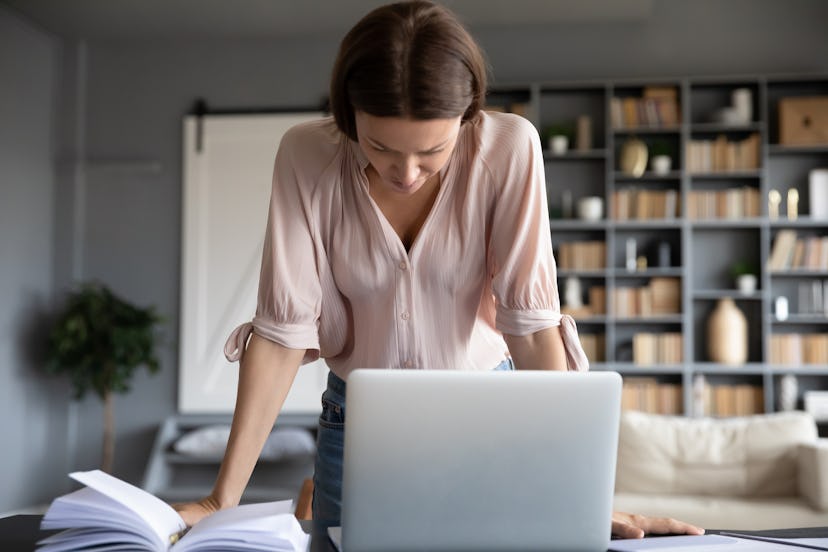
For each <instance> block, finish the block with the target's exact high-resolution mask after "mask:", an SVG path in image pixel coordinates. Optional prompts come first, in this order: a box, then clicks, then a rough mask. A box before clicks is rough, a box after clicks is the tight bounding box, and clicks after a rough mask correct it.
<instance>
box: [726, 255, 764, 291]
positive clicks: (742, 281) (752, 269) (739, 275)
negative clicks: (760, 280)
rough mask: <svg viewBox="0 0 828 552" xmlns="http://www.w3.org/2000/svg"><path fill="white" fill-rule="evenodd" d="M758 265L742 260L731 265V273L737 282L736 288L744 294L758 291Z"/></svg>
mask: <svg viewBox="0 0 828 552" xmlns="http://www.w3.org/2000/svg"><path fill="white" fill-rule="evenodd" d="M757 272H758V271H757V270H756V265H754V264H753V263H751V262H748V261H745V260H740V261H736V262H735V263H733V266H731V267H730V275H731V276H732V277H733V279H734V281H735V282H736V288H737V289H738V290H739V291H740V292H741V293H743V294H745V295H749V294H751V293H753V292H754V291H756V274H757Z"/></svg>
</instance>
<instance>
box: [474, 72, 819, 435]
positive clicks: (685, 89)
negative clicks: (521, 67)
mask: <svg viewBox="0 0 828 552" xmlns="http://www.w3.org/2000/svg"><path fill="white" fill-rule="evenodd" d="M651 86H669V87H673V88H675V89H676V90H677V91H678V101H679V105H680V111H681V120H680V124H678V125H675V126H670V127H665V126H659V127H656V128H635V129H614V128H613V125H612V123H611V117H610V113H611V100H612V98H613V97H626V96H639V95H640V94H641V91H642V90H643V89H644V88H645V87H651ZM736 88H748V89H750V90H751V93H752V94H751V95H752V101H753V105H752V112H753V120H752V121H750V122H749V123H748V124H743V125H730V124H722V123H714V122H711V121H710V119H709V115H710V114H711V113H712V112H714V111H715V110H717V109H720V108H722V107H725V106H727V105H728V104H729V103H730V98H731V92H732V91H733V90H734V89H736ZM816 95H821V96H825V95H828V75H793V76H764V75H750V76H737V77H727V78H720V77H713V78H706V77H699V78H691V77H688V78H673V79H659V78H653V79H636V80H622V79H618V80H598V81H579V82H543V83H524V84H512V85H507V86H497V87H495V88H494V90H493V91H492V92H491V93H490V96H489V104H493V105H500V106H503V107H504V108H505V109H506V110H509V108H510V106H511V105H512V104H522V111H523V114H524V115H525V116H526V117H528V118H529V119H530V120H531V121H532V122H533V123H534V124H535V126H536V127H537V128H538V130H539V132H541V135H543V134H542V133H543V130H544V128H545V127H547V126H549V125H551V124H556V123H560V122H562V121H570V122H571V121H574V120H575V119H576V117H578V116H579V115H588V116H589V117H590V118H591V120H592V134H593V147H592V148H591V149H590V150H588V151H586V152H578V151H570V152H568V153H566V154H564V155H552V154H551V152H549V151H547V150H546V149H545V151H544V160H545V167H546V176H547V192H548V197H549V202H550V213H551V215H552V218H551V221H550V222H551V227H552V240H553V246H554V247H555V248H556V252H557V248H558V246H559V245H560V244H561V243H563V242H568V241H579V240H601V241H604V242H605V243H606V246H607V247H606V251H607V253H606V259H605V261H606V268H605V269H603V270H590V271H578V270H560V271H559V287H560V289H561V291H562V292H563V289H564V280H565V278H567V277H570V276H577V277H579V278H580V280H581V283H582V286H583V287H584V288H585V290H586V289H588V288H589V287H590V286H592V285H603V286H605V288H606V289H607V304H606V309H605V310H606V314H605V315H600V316H591V317H588V318H581V319H578V318H577V317H576V321H577V322H578V328H579V332H580V333H582V334H599V335H604V345H605V346H604V349H605V355H606V358H604V359H599V361H598V362H593V363H592V369H597V370H617V371H618V372H620V373H621V374H622V375H623V376H640V375H646V376H652V377H656V378H658V379H659V380H662V381H667V382H674V383H680V384H681V385H682V389H683V404H684V410H683V411H684V414H685V415H698V414H700V413H699V412H694V411H693V408H692V405H693V380H694V377H695V376H696V375H698V374H702V375H704V376H705V378H706V379H707V380H708V381H709V382H710V383H712V384H714V385H715V384H716V383H733V382H737V383H738V382H747V383H753V384H755V385H761V386H762V388H763V391H764V409H765V411H766V412H772V411H775V410H777V408H778V400H779V396H778V395H779V393H778V391H779V382H780V379H781V378H782V377H783V376H784V375H786V374H792V375H794V376H795V377H796V378H797V380H798V383H799V385H798V392H799V401H800V402H799V403H798V404H799V405H800V406H801V397H802V393H803V392H804V391H805V390H808V389H820V390H828V365H806V366H777V365H771V364H770V363H769V360H770V337H771V335H772V334H774V333H780V332H792V333H797V332H799V333H804V332H813V333H828V314H822V315H818V316H814V315H810V316H804V315H798V314H797V312H798V310H797V307H796V301H795V299H796V297H795V288H796V285H797V282H799V281H802V280H807V279H820V280H821V279H824V278H828V274H824V273H821V272H813V271H796V270H790V271H785V272H781V273H773V272H769V271H768V270H767V269H766V265H767V262H768V258H769V256H770V253H771V250H772V246H773V242H774V239H775V237H776V235H777V233H778V232H779V230H781V229H784V228H793V229H796V230H797V232H800V233H802V234H804V235H819V236H825V235H828V220H812V219H809V218H808V217H807V215H803V214H805V213H808V212H809V204H808V201H809V198H808V181H807V179H808V171H809V170H810V169H813V168H817V167H828V146H806V147H790V146H783V145H780V144H779V132H778V127H779V111H778V102H779V100H780V99H781V98H783V97H789V96H816ZM754 133H755V134H758V135H759V137H760V155H759V168H758V169H757V170H748V171H738V172H737V171H732V172H715V173H713V172H708V173H693V172H690V171H689V170H688V161H687V160H686V159H685V152H686V150H687V145H688V144H689V142H690V141H691V140H694V139H711V138H715V137H716V136H718V135H725V136H726V137H728V138H729V139H733V140H738V139H741V138H744V137H747V136H749V135H751V134H754ZM629 136H636V137H637V138H639V139H641V140H643V141H645V142H646V143H648V144H652V143H653V142H654V141H656V140H659V141H663V142H666V143H667V144H669V146H670V147H671V148H672V150H673V152H672V153H673V156H672V157H673V167H672V168H673V170H672V171H671V172H670V173H668V174H666V175H664V176H656V175H654V174H653V173H652V172H650V171H649V167H648V170H647V172H645V173H644V175H643V176H642V177H641V178H633V177H630V176H628V175H626V174H624V173H622V172H620V171H619V162H618V157H619V149H620V146H621V144H622V143H623V141H624V140H625V139H626V138H627V137H629ZM544 148H546V145H545V144H544ZM632 185H635V186H640V187H646V188H652V189H656V190H666V189H673V190H676V191H677V192H678V195H679V197H680V205H681V209H682V210H681V216H680V217H678V218H676V219H674V220H635V221H616V220H611V219H609V218H608V217H607V216H606V215H607V213H606V212H605V218H604V219H603V220H601V221H596V222H583V221H580V220H578V219H574V218H564V219H561V218H558V215H559V213H560V212H561V211H562V209H563V205H562V194H563V193H564V192H568V193H569V194H571V198H572V204H573V205H574V204H576V203H577V200H578V198H580V197H584V196H590V195H598V196H601V197H603V198H604V204H605V210H608V207H609V205H610V201H611V198H612V196H613V192H615V191H616V190H619V189H622V188H625V187H628V186H632ZM735 187H749V188H752V189H755V190H757V191H758V193H759V198H760V201H759V203H760V209H761V210H760V215H759V216H758V217H752V218H748V219H738V220H733V219H703V220H691V219H690V218H689V217H688V216H687V205H688V197H689V193H690V192H691V191H694V190H724V189H728V188H735ZM771 188H775V189H778V190H779V191H780V192H781V193H782V195H783V197H784V195H785V193H786V191H787V190H788V189H789V188H796V189H797V190H798V191H799V196H800V205H799V213H800V215H799V218H798V219H797V220H796V221H792V220H786V219H785V216H784V214H783V215H782V217H781V218H780V219H778V220H771V219H770V218H769V216H768V201H767V198H768V192H769V190H770V189H771ZM628 237H634V238H636V240H637V242H638V243H639V244H640V245H646V244H648V243H655V242H658V241H666V242H667V243H669V244H670V246H671V253H672V259H671V266H670V267H669V268H667V269H661V270H659V269H648V270H646V271H642V272H635V273H628V272H627V271H626V270H625V269H624V265H623V263H619V259H623V252H624V243H625V240H626V238H628ZM739 259H744V260H747V261H749V262H751V263H753V264H755V265H756V266H757V267H758V268H759V278H758V287H757V291H756V292H755V293H752V294H749V295H742V294H740V293H739V292H738V291H737V290H736V289H735V284H734V283H733V282H732V280H731V278H730V276H729V268H730V266H731V265H732V264H733V263H734V261H736V260H739ZM659 275H668V276H672V277H677V278H680V280H681V293H682V300H681V313H680V314H678V315H676V316H672V317H661V318H658V319H643V318H637V319H636V318H633V319H627V318H619V317H617V316H615V314H614V313H613V312H612V301H611V300H610V290H611V289H614V288H615V287H617V286H618V285H619V284H624V283H629V282H645V281H647V280H649V279H651V278H653V277H655V276H659ZM779 295H785V296H787V297H789V299H792V300H793V301H792V303H791V306H792V311H791V312H792V316H791V317H790V318H789V319H788V320H787V321H785V322H780V321H777V320H776V319H775V318H774V316H773V301H774V299H775V298H776V297H777V296H779ZM724 297H731V298H733V299H734V300H735V301H736V303H737V305H738V306H739V308H740V309H741V310H742V311H743V312H744V313H745V314H746V316H747V318H748V334H749V345H748V353H749V354H748V362H747V363H746V364H745V365H744V366H739V367H732V366H722V365H718V364H714V363H711V362H709V361H708V359H707V355H706V353H705V345H706V344H705V342H704V329H705V323H706V320H707V316H708V315H709V313H710V311H711V310H712V309H713V306H714V305H715V304H716V302H717V301H719V300H720V299H721V298H724ZM644 329H646V331H652V332H661V331H674V332H676V331H677V332H681V333H682V334H683V335H684V344H683V361H682V362H681V363H679V364H671V365H656V366H647V367H641V366H637V365H635V364H634V363H633V362H632V359H631V358H629V354H628V350H629V347H630V344H629V341H630V338H631V335H632V333H634V332H635V331H637V330H642V331H644ZM593 360H594V359H593ZM826 430H828V427H822V428H821V432H823V433H825V432H826Z"/></svg>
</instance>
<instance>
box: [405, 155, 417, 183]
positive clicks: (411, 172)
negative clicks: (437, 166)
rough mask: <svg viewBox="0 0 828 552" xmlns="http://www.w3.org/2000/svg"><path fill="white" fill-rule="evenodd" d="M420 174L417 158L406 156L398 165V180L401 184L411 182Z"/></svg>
mask: <svg viewBox="0 0 828 552" xmlns="http://www.w3.org/2000/svg"><path fill="white" fill-rule="evenodd" d="M418 176H420V167H419V164H418V163H417V158H416V157H414V156H411V157H406V158H405V159H404V160H403V161H402V163H401V165H400V180H401V181H402V183H403V184H411V183H412V182H414V181H415V180H417V177H418Z"/></svg>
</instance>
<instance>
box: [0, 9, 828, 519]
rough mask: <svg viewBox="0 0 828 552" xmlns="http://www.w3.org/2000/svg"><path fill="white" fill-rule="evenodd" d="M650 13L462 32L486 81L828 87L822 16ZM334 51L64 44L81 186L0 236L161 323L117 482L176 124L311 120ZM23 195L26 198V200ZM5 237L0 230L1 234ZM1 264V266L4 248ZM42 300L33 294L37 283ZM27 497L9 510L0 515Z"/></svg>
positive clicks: (297, 45) (144, 429) (63, 80)
mask: <svg viewBox="0 0 828 552" xmlns="http://www.w3.org/2000/svg"><path fill="white" fill-rule="evenodd" d="M655 5H656V11H655V14H654V16H653V18H651V19H650V20H648V21H645V22H631V23H614V24H609V23H604V24H594V25H586V24H579V25H568V26H555V27H545V28H541V27H527V28H520V29H500V30H498V29H477V30H475V29H473V31H475V34H476V35H477V36H478V38H479V40H480V42H481V43H482V45H483V46H484V48H485V49H486V51H487V54H488V57H489V60H490V62H491V65H492V67H493V71H494V74H495V76H496V78H497V81H498V82H510V81H551V80H560V79H580V78H602V77H643V76H650V77H651V76H655V77H658V76H695V75H710V74H714V75H715V74H720V75H724V74H732V73H739V74H743V73H766V74H770V73H780V72H801V71H808V72H823V73H828V58H826V57H825V56H824V52H826V51H828V38H826V36H828V35H827V34H826V33H825V31H824V28H823V26H824V22H825V21H828V2H821V1H820V0H793V1H787V2H778V1H775V0H728V1H718V0H695V1H692V2H683V1H679V0H656V4H655ZM339 38H340V37H339V36H322V37H313V38H306V39H296V40H286V41H275V40H274V41H265V40H250V41H239V40H235V41H219V40H216V41H189V42H183V41H182V42H175V41H152V42H102V41H92V42H89V43H88V45H87V46H85V47H84V46H83V45H78V44H76V43H71V42H66V43H64V46H63V47H64V52H63V55H62V58H61V59H62V63H61V65H62V68H61V73H60V75H61V77H60V89H59V90H58V92H59V93H60V94H62V95H63V96H62V97H63V98H64V103H63V105H62V112H61V119H60V120H61V125H60V128H59V129H58V133H57V136H58V138H57V139H58V142H59V143H60V148H61V151H62V152H64V153H66V152H68V154H67V155H68V156H69V157H70V158H71V157H72V156H74V155H75V154H79V156H80V157H83V158H86V159H88V160H89V162H88V163H87V164H86V165H85V166H84V167H81V168H82V169H84V170H83V171H81V175H80V176H78V173H77V172H75V173H72V171H66V170H64V171H61V172H60V173H59V174H60V178H59V184H58V186H57V189H56V191H55V192H54V194H56V195H55V197H56V198H57V201H58V211H57V213H56V214H55V216H54V217H53V218H52V219H49V220H46V221H45V226H41V224H34V223H33V222H32V221H30V220H27V221H26V223H27V224H28V225H29V226H36V228H32V230H33V231H34V233H35V234H36V237H35V236H23V235H21V233H19V232H15V236H19V237H17V238H15V239H14V240H13V245H14V247H15V248H18V249H27V250H28V245H27V243H26V242H28V241H31V240H35V241H38V243H39V245H40V247H42V248H43V249H45V250H46V251H45V253H44V254H43V255H41V256H39V257H38V262H39V263H45V270H47V271H48V270H49V268H50V267H49V266H48V263H49V259H50V257H49V252H48V249H49V240H50V236H51V234H50V233H49V232H48V231H47V230H46V228H48V226H49V224H50V220H53V221H54V224H55V225H56V233H55V236H56V238H55V240H56V243H57V245H59V247H57V249H58V250H59V251H57V252H55V259H56V261H55V266H54V267H51V268H52V270H53V271H54V274H55V282H56V284H55V288H56V290H57V291H61V290H62V289H63V288H64V287H65V284H66V283H67V282H68V281H70V280H71V279H72V278H84V279H86V278H97V279H101V280H103V281H105V282H107V283H109V284H110V285H111V286H112V287H113V288H114V289H115V290H116V291H118V292H120V293H122V294H123V295H125V296H126V297H128V298H130V299H132V300H134V301H136V302H139V303H143V304H150V303H151V304H155V305H157V306H158V307H159V309H160V310H161V311H162V312H163V314H165V315H166V316H167V326H166V335H167V343H166V345H165V347H164V349H163V351H162V362H163V371H162V373H160V374H158V375H156V376H154V377H149V376H145V375H143V374H141V375H139V377H138V378H137V380H136V382H135V386H134V389H133V392H132V393H131V394H129V395H126V396H122V397H118V398H117V403H116V423H117V425H118V442H117V447H118V448H117V453H116V464H115V465H116V470H115V471H116V474H117V475H119V476H121V477H124V478H126V479H128V480H131V481H136V482H137V481H140V479H141V475H142V473H143V469H144V464H145V461H146V458H147V454H148V452H149V448H150V445H151V441H152V438H153V432H154V430H155V428H156V427H157V425H158V423H159V422H160V421H161V420H162V419H163V418H164V417H165V416H167V415H170V414H173V413H175V410H176V380H177V376H176V365H177V361H176V356H177V348H176V345H175V340H176V337H177V324H178V304H179V292H178V285H179V273H180V272H179V271H180V269H179V262H180V259H179V253H180V246H179V240H180V223H181V216H180V212H181V199H180V197H181V186H180V178H181V159H180V157H181V155H180V151H181V130H180V126H181V117H182V116H183V115H184V114H185V113H186V112H187V111H188V109H189V108H190V106H191V104H192V102H193V100H194V99H195V98H196V97H204V98H206V99H207V100H208V102H209V103H210V105H212V106H215V107H217V108H221V107H259V106H282V107H285V106H288V107H290V106H300V105H301V106H308V105H315V104H317V103H318V102H319V100H320V99H321V98H322V96H323V95H324V94H325V89H326V81H327V76H328V73H329V71H330V66H331V62H332V58H333V55H334V53H335V49H336V45H337V43H338V40H339ZM4 40H5V39H4ZM10 74H14V73H13V69H12V68H10V67H7V66H6V65H3V66H2V67H0V82H2V81H7V80H8V79H7V76H8V75H10ZM4 93H5V92H4ZM20 93H22V94H24V95H27V91H26V90H23V91H20ZM8 103H9V102H8V101H7V102H3V103H2V105H8ZM30 147H31V150H30V151H29V153H30V154H31V155H35V156H40V157H44V156H45V155H46V154H45V153H44V151H43V150H41V149H39V145H37V144H33V145H31V146H30ZM4 149H5V148H4ZM4 154H5V151H4ZM156 164H157V165H156ZM61 166H62V167H64V168H65V165H61ZM157 166H160V169H159V170H155V167H157ZM0 170H4V169H0ZM70 173H71V174H70ZM263 178H269V175H263ZM4 186H5V187H8V186H9V185H8V184H6V183H4ZM19 187H20V186H19V185H16V186H14V190H15V191H17V190H18V188H19ZM32 193H33V192H32V191H31V190H30V189H29V188H27V189H26V194H27V195H26V197H27V198H29V199H30V200H31V199H33V198H31V197H30V196H31V194H32ZM40 193H42V194H44V195H47V196H48V197H50V198H51V197H52V196H51V194H52V193H53V192H52V191H51V190H50V189H49V187H48V184H46V185H45V189H43V190H42V191H41V192H40ZM35 203H37V202H35ZM0 208H2V207H0ZM20 210H21V211H22V212H23V213H26V214H27V216H28V217H29V218H30V219H37V217H38V216H41V217H42V216H44V215H42V211H41V210H40V207H39V206H38V205H26V206H24V207H23V208H21V209H20ZM69 213H71V214H69ZM46 218H47V219H48V216H46ZM6 228H8V224H7V223H6V219H5V216H4V218H3V220H0V230H5V229H6ZM72 236H76V237H77V239H74V238H72ZM0 239H3V240H5V239H8V238H5V237H4V238H0ZM40 242H43V243H40ZM3 243H4V247H6V246H5V242H3ZM65 247H70V248H71V249H72V250H73V251H74V252H75V256H74V257H72V255H69V254H68V253H67V251H66V249H65ZM2 258H3V263H4V266H5V263H6V260H5V259H6V258H7V257H6V253H5V249H4V253H3V257H2ZM70 263H73V264H72V266H68V265H69V264H70ZM37 267H38V268H40V267H41V265H40V264H38V265H37ZM33 271H34V272H37V269H36V268H31V269H28V271H27V273H26V274H25V275H23V276H20V277H18V278H17V279H16V280H14V281H12V282H10V283H8V284H6V283H3V284H0V293H2V296H0V301H2V303H0V306H5V305H10V304H12V303H13V301H15V300H16V297H17V296H18V295H19V294H20V291H21V290H23V289H25V285H29V284H30V278H28V277H26V276H31V275H32V272H33ZM4 278H5V276H4ZM4 282H5V280H4ZM24 283H25V285H24ZM44 286H45V287H46V289H48V278H47V281H46V282H45V283H44ZM10 316H12V315H10ZM15 322H17V318H15ZM3 335H5V334H3ZM221 345H222V344H221V343H217V344H216V346H217V347H219V346H221ZM15 351H17V346H16V345H15V343H14V342H7V341H5V340H4V341H0V355H2V358H3V359H6V358H7V357H8V358H9V359H10V360H9V362H10V363H11V364H12V365H17V364H20V361H18V360H15V354H16V353H15ZM228 369H234V368H233V367H229V366H228ZM0 377H3V376H0ZM18 379H19V378H18ZM15 381H17V379H16V380H15ZM15 385H18V386H20V385H21V384H20V383H16V384H15ZM22 396H23V395H22V394H19V393H17V394H15V395H14V396H10V397H9V403H8V405H7V406H0V408H2V409H4V410H2V411H1V412H2V413H5V414H6V415H9V413H11V412H19V411H20V410H21V409H23V408H24V407H25V405H24V404H23V403H24V402H25V401H24V400H23V399H21V398H20V397H22ZM5 404H6V403H5V402H4V405H5ZM54 408H58V407H54ZM76 414H77V416H76V418H77V423H76V424H74V425H73V428H74V429H75V430H76V431H77V435H78V437H77V439H73V440H72V442H71V443H70V449H71V450H70V454H69V455H70V459H69V463H70V464H71V466H72V468H73V469H87V468H92V467H95V466H96V465H97V463H98V458H99V449H100V437H99V433H100V406H99V405H98V403H97V401H95V400H87V401H84V402H83V403H81V404H79V405H78V406H77V412H76ZM42 416H44V417H48V415H47V414H44V415H42ZM5 423H6V422H3V424H4V427H5ZM70 425H72V424H70ZM4 431H5V430H4ZM12 437H13V439H20V438H22V434H21V433H20V432H18V433H16V434H14V435H12ZM13 442H14V441H13ZM41 446H43V450H46V451H47V452H46V455H51V454H53V448H52V447H48V448H47V447H46V446H45V444H42V445H41ZM21 470H22V468H21ZM60 475H62V474H60ZM3 477H13V476H4V475H2V474H0V488H3V484H4V481H3V480H2V478H3ZM38 498H39V497H38V496H37V495H35V494H31V495H30V496H23V495H20V496H18V497H15V498H13V499H12V500H10V501H8V504H10V505H14V503H15V502H17V503H20V504H23V503H27V502H31V501H33V500H37V499H38ZM0 500H2V498H0ZM0 510H2V503H0Z"/></svg>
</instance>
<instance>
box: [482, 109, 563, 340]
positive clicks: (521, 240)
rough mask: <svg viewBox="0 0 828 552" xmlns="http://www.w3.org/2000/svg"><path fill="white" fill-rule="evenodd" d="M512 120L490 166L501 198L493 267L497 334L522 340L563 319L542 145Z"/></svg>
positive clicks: (491, 249) (520, 121)
mask: <svg viewBox="0 0 828 552" xmlns="http://www.w3.org/2000/svg"><path fill="white" fill-rule="evenodd" d="M513 119H514V124H513V125H511V126H510V127H509V128H508V132H503V133H502V135H501V136H498V137H497V139H498V141H499V144H498V148H497V151H498V157H499V158H495V160H494V161H493V162H492V163H490V166H491V167H493V168H494V170H492V176H493V178H495V179H496V187H497V189H498V191H499V192H498V197H497V202H496V205H495V211H494V217H493V231H492V233H491V243H490V247H489V252H490V255H489V263H490V270H491V273H492V276H493V278H492V289H493V292H494V295H495V298H496V299H497V319H496V323H497V328H498V330H500V331H501V332H503V333H505V334H509V335H518V336H520V335H527V334H530V333H534V332H537V331H539V330H542V329H544V328H548V327H551V326H557V325H558V324H560V319H561V316H560V301H559V299H558V286H557V282H556V270H555V258H554V256H553V254H552V242H551V237H550V232H549V214H548V211H547V203H546V181H545V177H544V168H543V156H542V154H541V149H540V141H539V139H538V135H537V132H536V131H535V129H534V127H533V126H532V125H531V124H530V123H529V122H528V121H526V120H525V119H521V118H518V117H514V118H513Z"/></svg>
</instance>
